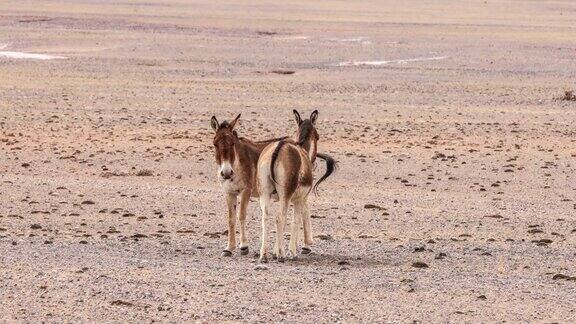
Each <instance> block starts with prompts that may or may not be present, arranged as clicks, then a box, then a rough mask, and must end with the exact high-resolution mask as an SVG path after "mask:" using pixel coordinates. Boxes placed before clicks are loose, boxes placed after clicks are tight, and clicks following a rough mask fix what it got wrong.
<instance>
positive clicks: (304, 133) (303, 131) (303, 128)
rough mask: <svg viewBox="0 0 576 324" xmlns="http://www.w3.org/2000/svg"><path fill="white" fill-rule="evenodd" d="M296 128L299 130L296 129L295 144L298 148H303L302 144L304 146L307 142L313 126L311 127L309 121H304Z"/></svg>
mask: <svg viewBox="0 0 576 324" xmlns="http://www.w3.org/2000/svg"><path fill="white" fill-rule="evenodd" d="M298 128H299V129H298V143H297V144H298V145H299V146H304V144H306V141H307V140H308V137H309V136H310V133H312V130H313V129H314V125H312V123H311V122H310V120H304V121H302V122H301V123H300V125H299V126H298Z"/></svg>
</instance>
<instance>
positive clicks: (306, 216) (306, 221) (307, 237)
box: [302, 198, 314, 254]
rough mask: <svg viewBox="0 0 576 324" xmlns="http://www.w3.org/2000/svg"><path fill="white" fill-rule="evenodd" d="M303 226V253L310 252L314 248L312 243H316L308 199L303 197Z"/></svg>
mask: <svg viewBox="0 0 576 324" xmlns="http://www.w3.org/2000/svg"><path fill="white" fill-rule="evenodd" d="M302 225H303V226H302V227H303V230H304V246H303V247H302V254H310V252H312V249H311V248H310V245H312V244H313V243H314V240H313V239H312V224H311V222H310V210H309V209H308V200H307V199H306V198H304V199H302Z"/></svg>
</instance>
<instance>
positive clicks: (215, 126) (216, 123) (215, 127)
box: [210, 116, 220, 131]
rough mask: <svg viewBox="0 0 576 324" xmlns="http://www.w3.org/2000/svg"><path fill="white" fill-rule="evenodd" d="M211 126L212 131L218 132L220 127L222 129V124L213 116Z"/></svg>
mask: <svg viewBox="0 0 576 324" xmlns="http://www.w3.org/2000/svg"><path fill="white" fill-rule="evenodd" d="M210 126H212V129H213V130H215V131H217V130H218V127H220V124H219V123H218V119H216V116H212V118H211V119H210Z"/></svg>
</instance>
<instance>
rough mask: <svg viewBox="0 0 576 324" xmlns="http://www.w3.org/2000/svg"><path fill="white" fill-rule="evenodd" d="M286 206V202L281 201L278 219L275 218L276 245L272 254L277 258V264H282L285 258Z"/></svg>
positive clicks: (287, 203) (287, 204)
mask: <svg viewBox="0 0 576 324" xmlns="http://www.w3.org/2000/svg"><path fill="white" fill-rule="evenodd" d="M288 206H289V202H288V200H287V199H282V206H281V207H280V214H278V217H276V245H275V251H274V253H275V254H276V256H277V257H278V262H284V257H285V248H284V231H285V230H286V215H287V214H288Z"/></svg>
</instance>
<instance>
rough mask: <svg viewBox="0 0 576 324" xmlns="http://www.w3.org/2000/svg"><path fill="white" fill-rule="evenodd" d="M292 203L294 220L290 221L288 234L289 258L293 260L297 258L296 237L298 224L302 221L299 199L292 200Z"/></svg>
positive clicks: (298, 230)
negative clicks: (290, 225) (290, 227)
mask: <svg viewBox="0 0 576 324" xmlns="http://www.w3.org/2000/svg"><path fill="white" fill-rule="evenodd" d="M292 202H293V203H294V218H293V219H292V229H291V233H290V245H289V247H288V249H289V251H290V257H291V258H292V259H295V258H296V257H297V256H298V235H299V232H300V222H301V219H302V201H301V200H300V199H297V200H293V201H292Z"/></svg>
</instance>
